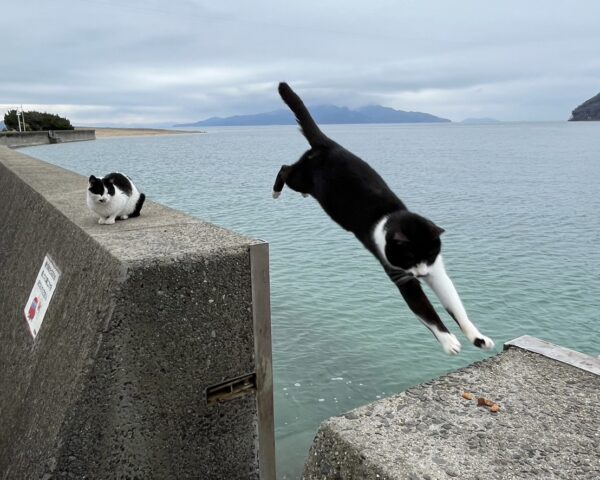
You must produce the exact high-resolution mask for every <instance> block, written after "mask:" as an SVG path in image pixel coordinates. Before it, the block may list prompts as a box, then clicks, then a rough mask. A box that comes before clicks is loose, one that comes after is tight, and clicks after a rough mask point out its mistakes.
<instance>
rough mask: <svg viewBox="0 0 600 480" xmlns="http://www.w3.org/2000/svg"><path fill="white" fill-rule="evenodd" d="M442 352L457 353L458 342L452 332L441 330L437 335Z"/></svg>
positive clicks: (458, 349)
mask: <svg viewBox="0 0 600 480" xmlns="http://www.w3.org/2000/svg"><path fill="white" fill-rule="evenodd" d="M438 340H439V342H440V343H441V344H442V348H443V349H444V352H446V353H447V354H448V355H458V354H459V353H460V342H459V341H458V339H457V338H456V337H455V336H454V334H452V333H446V332H443V333H441V334H439V336H438Z"/></svg>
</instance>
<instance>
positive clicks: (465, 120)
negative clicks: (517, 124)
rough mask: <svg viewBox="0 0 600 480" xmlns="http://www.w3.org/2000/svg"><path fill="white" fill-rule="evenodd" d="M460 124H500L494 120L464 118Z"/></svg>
mask: <svg viewBox="0 0 600 480" xmlns="http://www.w3.org/2000/svg"><path fill="white" fill-rule="evenodd" d="M460 123H469V124H489V123H500V120H496V119H495V118H488V117H482V118H465V119H464V120H463V121H462V122H460Z"/></svg>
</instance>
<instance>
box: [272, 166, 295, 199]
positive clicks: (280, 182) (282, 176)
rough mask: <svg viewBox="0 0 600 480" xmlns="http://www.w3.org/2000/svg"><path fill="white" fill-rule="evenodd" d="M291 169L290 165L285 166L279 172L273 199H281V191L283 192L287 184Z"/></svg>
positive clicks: (274, 186)
mask: <svg viewBox="0 0 600 480" xmlns="http://www.w3.org/2000/svg"><path fill="white" fill-rule="evenodd" d="M290 168H291V167H290V166H289V165H283V166H282V167H281V169H280V170H279V173H278V174H277V177H276V178H275V184H274V185H273V198H279V195H281V191H282V190H283V187H284V185H285V182H286V181H287V177H288V174H289V171H290Z"/></svg>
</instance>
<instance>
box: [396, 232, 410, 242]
mask: <svg viewBox="0 0 600 480" xmlns="http://www.w3.org/2000/svg"><path fill="white" fill-rule="evenodd" d="M392 240H394V242H396V243H403V242H408V237H407V236H406V235H404V233H402V232H401V231H399V230H398V231H397V232H394V235H392Z"/></svg>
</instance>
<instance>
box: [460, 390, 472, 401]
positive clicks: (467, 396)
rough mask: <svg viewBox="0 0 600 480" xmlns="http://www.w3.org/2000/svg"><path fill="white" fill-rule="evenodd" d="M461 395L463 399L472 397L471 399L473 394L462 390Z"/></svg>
mask: <svg viewBox="0 0 600 480" xmlns="http://www.w3.org/2000/svg"><path fill="white" fill-rule="evenodd" d="M462 397H463V398H464V399H465V400H472V399H473V394H472V393H469V392H464V393H463V394H462Z"/></svg>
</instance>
